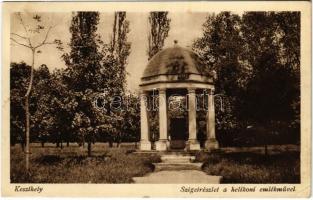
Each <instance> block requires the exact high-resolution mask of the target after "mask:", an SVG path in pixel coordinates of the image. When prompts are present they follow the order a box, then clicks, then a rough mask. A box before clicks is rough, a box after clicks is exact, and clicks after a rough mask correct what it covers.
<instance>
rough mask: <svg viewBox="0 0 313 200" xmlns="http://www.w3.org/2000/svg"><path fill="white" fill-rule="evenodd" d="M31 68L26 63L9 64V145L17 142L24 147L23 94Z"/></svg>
mask: <svg viewBox="0 0 313 200" xmlns="http://www.w3.org/2000/svg"><path fill="white" fill-rule="evenodd" d="M30 71H31V67H30V66H29V65H27V64H26V63H24V62H22V63H11V66H10V127H11V128H10V136H11V140H10V141H11V144H12V145H14V144H15V143H17V142H19V143H20V144H21V147H22V149H23V151H24V147H25V142H26V141H25V136H26V135H25V123H24V122H25V108H24V103H23V94H25V93H26V90H27V84H28V82H29V74H30Z"/></svg>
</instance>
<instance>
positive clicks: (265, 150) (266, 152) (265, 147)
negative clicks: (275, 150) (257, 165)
mask: <svg viewBox="0 0 313 200" xmlns="http://www.w3.org/2000/svg"><path fill="white" fill-rule="evenodd" d="M264 154H265V155H266V156H267V155H268V149H267V145H265V146H264Z"/></svg>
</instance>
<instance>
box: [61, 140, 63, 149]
mask: <svg viewBox="0 0 313 200" xmlns="http://www.w3.org/2000/svg"><path fill="white" fill-rule="evenodd" d="M61 149H63V141H62V140H61Z"/></svg>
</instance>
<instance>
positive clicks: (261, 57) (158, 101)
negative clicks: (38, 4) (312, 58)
mask: <svg viewBox="0 0 313 200" xmlns="http://www.w3.org/2000/svg"><path fill="white" fill-rule="evenodd" d="M103 4H106V3H103ZM126 4H127V3H126ZM128 4H130V3H128ZM96 5H97V4H95V6H96ZM171 5H172V4H171ZM205 5H207V4H205ZM211 5H212V4H211ZM308 5H310V4H308ZM11 6H12V5H11ZM43 6H44V4H43ZM59 6H61V5H59ZM147 6H148V7H149V4H147ZM198 6H201V5H198ZM12 7H14V6H12ZM12 7H11V8H12ZM66 8H67V7H66ZM130 8H131V7H130ZM228 8H229V7H228ZM306 14H307V13H306ZM7 16H8V17H9V20H8V21H7V22H6V23H8V25H7V27H9V28H8V34H7V35H9V38H6V40H7V45H8V46H7V55H9V57H6V59H7V62H6V65H7V66H5V68H7V69H8V74H7V76H3V81H6V82H7V83H8V84H7V85H8V88H7V91H8V99H7V100H6V99H5V98H4V101H7V103H6V104H5V106H4V108H5V109H7V112H8V114H9V118H8V119H6V120H7V121H6V123H7V127H8V128H7V129H6V130H7V132H2V135H3V137H5V142H6V143H7V148H6V149H5V151H6V152H7V155H8V157H6V158H7V160H4V159H2V162H6V163H7V166H8V171H9V174H7V176H8V178H9V180H8V181H9V184H13V185H14V187H13V188H12V189H11V192H12V193H25V194H24V195H30V194H34V193H36V194H40V193H41V194H43V193H44V192H45V186H44V185H45V184H53V185H51V187H53V186H54V185H56V186H57V185H59V184H68V185H71V184H86V185H88V186H92V184H97V186H98V185H99V186H101V184H112V185H117V186H118V187H119V186H121V184H130V185H134V186H135V187H136V185H138V186H139V185H142V184H145V185H147V187H148V188H149V185H151V187H152V186H153V184H160V186H161V185H162V184H180V186H179V187H178V189H177V190H176V192H177V193H181V195H185V196H188V195H190V194H193V193H203V195H207V196H208V195H210V194H211V193H220V192H222V191H223V192H224V193H227V192H229V193H230V195H231V193H236V192H237V193H240V192H244V193H253V192H257V193H262V192H263V193H276V194H279V193H282V194H284V193H295V194H297V193H300V191H299V190H298V189H297V188H296V186H297V185H301V184H303V183H307V181H305V182H304V181H303V177H304V176H303V173H304V172H305V171H303V168H304V167H308V165H310V158H309V157H303V155H304V152H302V151H303V149H304V148H307V149H308V150H310V148H311V146H308V145H311V143H310V141H308V140H310V139H309V138H310V128H309V129H305V131H306V132H304V131H303V130H304V129H303V128H304V127H310V123H311V122H306V123H307V124H306V125H304V121H303V120H304V119H303V117H302V115H301V114H303V113H302V111H303V106H305V105H303V102H304V101H303V99H302V95H303V92H304V90H303V88H302V86H303V85H304V84H306V85H307V81H306V82H303V80H310V74H307V76H308V77H307V78H306V79H304V78H303V77H302V76H303V71H302V70H304V69H303V68H305V69H308V70H309V71H308V72H309V73H311V72H310V65H308V66H307V65H304V64H303V63H304V62H302V59H304V58H303V57H304V56H306V57H308V56H309V55H304V54H303V53H302V51H301V48H303V46H302V45H304V46H309V44H310V41H311V38H310V37H308V38H307V41H309V43H307V44H303V43H302V39H303V38H302V34H301V33H302V31H303V30H302V29H303V24H304V21H303V12H302V11H301V10H300V9H287V10H286V9H281V10H268V11H264V10H251V9H250V10H249V9H244V8H242V9H238V10H232V9H222V10H221V9H219V10H208V11H205V9H204V10H203V9H200V10H196V9H190V10H183V9H182V10H175V9H172V7H170V6H168V7H164V8H162V9H160V7H155V9H153V7H152V6H150V7H149V9H146V10H145V9H143V10H140V9H134V8H131V9H123V7H122V8H119V9H118V8H117V9H113V8H112V9H106V10H101V9H96V8H95V9H93V10H92V9H91V10H90V9H87V10H86V11H85V10H80V9H72V10H68V9H64V11H61V12H60V11H58V12H55V11H53V10H51V11H42V10H40V9H38V10H36V9H35V8H32V9H29V10H27V9H19V10H14V9H12V11H11V12H8V15H7ZM305 20H307V21H309V20H310V19H305ZM305 40H306V39H305ZM306 53H308V52H306ZM308 78H309V79H308ZM306 90H311V88H310V85H307V88H306ZM307 94H310V91H308V93H307ZM306 104H310V102H307V101H306ZM4 108H3V109H4ZM309 108H310V107H307V109H309ZM308 112H310V111H308ZM4 118H5V115H3V120H4ZM306 120H309V121H310V119H309V118H306ZM303 137H305V138H307V139H305V140H306V141H307V142H309V143H307V142H306V143H305V144H303V141H304V140H303ZM3 141H4V138H2V142H3ZM303 145H305V146H303ZM3 149H4V148H3ZM3 149H2V150H3ZM308 150H305V152H308ZM305 155H306V156H309V155H308V154H307V153H306V154H305ZM304 159H306V160H304ZM302 165H303V166H302ZM2 172H3V171H2ZM306 172H307V174H306V175H305V176H306V178H305V180H307V179H310V172H309V171H306ZM25 184H26V185H25ZM41 184H44V185H43V186H41ZM190 184H192V185H193V186H190ZM200 184H201V187H200ZM203 184H204V185H203ZM245 184H248V185H245ZM267 184H268V185H267ZM223 185H225V188H220V186H222V187H223ZM250 185H251V186H250ZM198 186H199V187H198ZM226 186H227V187H226ZM228 186H230V187H229V188H228ZM49 187H50V186H49ZM82 187H84V186H82ZM95 187H96V186H95ZM125 187H126V186H125ZM306 187H307V186H306ZM99 188H101V187H98V189H99ZM153 190H157V189H156V188H154V189H153ZM142 192H143V191H142ZM145 192H148V191H145ZM155 192H156V193H157V191H155ZM143 193H144V192H143ZM134 194H135V193H134ZM307 194H309V193H307ZM21 195H23V194H21ZM130 196H131V195H130Z"/></svg>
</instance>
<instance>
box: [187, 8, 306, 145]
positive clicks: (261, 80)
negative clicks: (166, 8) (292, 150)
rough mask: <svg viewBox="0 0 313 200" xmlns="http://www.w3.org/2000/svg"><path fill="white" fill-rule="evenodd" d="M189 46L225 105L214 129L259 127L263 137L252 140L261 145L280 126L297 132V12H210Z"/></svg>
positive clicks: (268, 141)
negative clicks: (210, 74)
mask: <svg viewBox="0 0 313 200" xmlns="http://www.w3.org/2000/svg"><path fill="white" fill-rule="evenodd" d="M193 48H194V50H195V51H196V52H197V54H198V55H199V56H200V58H201V59H202V60H203V61H204V62H205V64H206V66H208V68H209V69H210V70H211V71H213V70H214V71H216V74H217V80H216V81H215V88H216V93H218V94H222V95H223V107H224V111H223V112H221V110H218V109H217V115H216V116H217V120H216V122H217V129H218V130H219V131H221V130H224V132H225V133H229V132H232V133H234V132H240V130H239V129H241V132H242V131H243V132H249V133H251V132H253V131H255V132H258V133H257V135H259V136H260V137H263V139H258V140H256V141H259V142H260V141H262V142H261V143H262V145H265V147H266V144H268V143H270V142H271V141H270V140H271V139H270V138H272V137H271V136H273V135H275V134H276V133H279V134H284V133H283V132H286V131H283V129H284V130H286V128H282V127H283V126H288V127H287V128H288V129H289V132H290V131H295V132H299V127H300V126H299V122H300V118H299V113H300V101H299V100H300V70H299V69H300V63H299V58H300V57H299V56H300V13H299V12H246V13H244V14H243V16H242V17H239V16H238V15H235V14H232V13H230V12H221V13H219V14H218V15H214V14H213V15H209V16H208V18H207V20H206V22H205V24H204V25H203V36H202V37H201V38H199V39H197V40H196V41H195V43H194V45H193ZM216 103H217V104H216V105H217V106H218V105H219V103H220V102H219V101H217V102H216ZM288 124H289V125H288ZM247 127H250V128H249V129H250V130H248V128H247ZM251 127H252V128H251ZM260 130H262V131H260ZM265 130H266V131H265ZM262 132H263V134H262V136H261V135H260V134H261V133H262ZM243 135H249V134H243ZM285 137H293V136H292V134H290V133H289V136H287V135H286V136H285Z"/></svg>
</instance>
